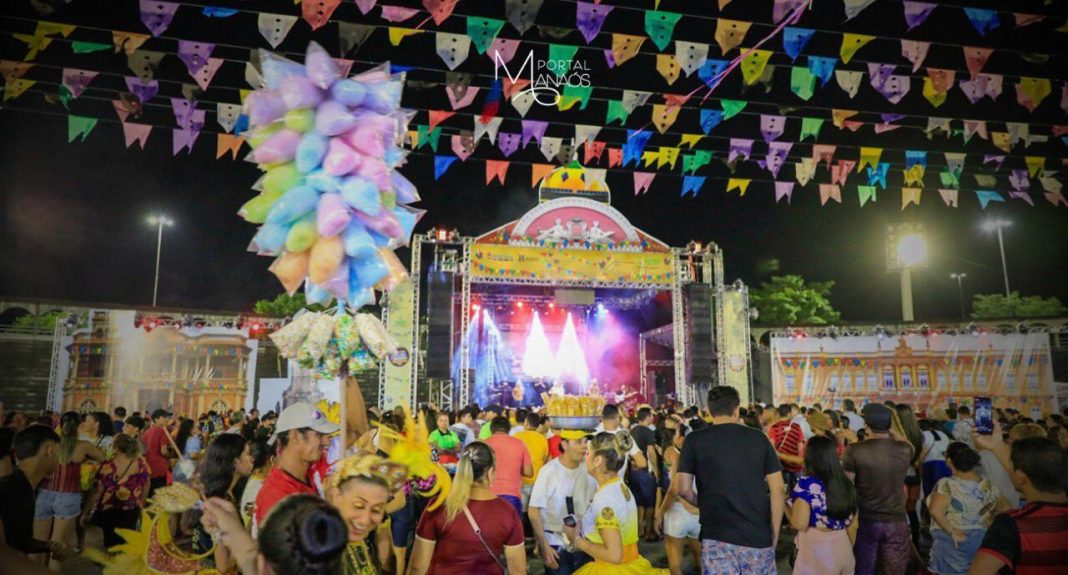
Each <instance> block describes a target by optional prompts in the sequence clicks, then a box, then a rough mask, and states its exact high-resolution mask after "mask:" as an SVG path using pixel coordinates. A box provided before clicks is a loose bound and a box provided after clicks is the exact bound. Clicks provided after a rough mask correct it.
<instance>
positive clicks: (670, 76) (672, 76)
mask: <svg viewBox="0 0 1068 575" xmlns="http://www.w3.org/2000/svg"><path fill="white" fill-rule="evenodd" d="M656 71H657V72H660V75H661V76H663V77H664V80H665V81H666V82H667V83H668V86H670V85H672V84H674V83H675V80H678V79H679V63H678V61H677V60H675V55H674V54H657V55H656Z"/></svg>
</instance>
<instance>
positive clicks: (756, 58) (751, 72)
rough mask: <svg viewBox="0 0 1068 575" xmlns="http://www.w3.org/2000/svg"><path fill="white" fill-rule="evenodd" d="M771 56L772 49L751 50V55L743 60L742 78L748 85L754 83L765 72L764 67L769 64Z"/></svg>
mask: <svg viewBox="0 0 1068 575" xmlns="http://www.w3.org/2000/svg"><path fill="white" fill-rule="evenodd" d="M770 58H771V51H770V50H750V51H749V55H748V56H746V57H745V58H744V59H743V60H742V66H741V67H742V78H743V79H745V83H746V85H747V86H751V85H753V84H754V83H755V82H756V81H757V80H759V79H760V77H761V76H762V75H763V74H764V68H766V67H767V66H768V60H769V59H770Z"/></svg>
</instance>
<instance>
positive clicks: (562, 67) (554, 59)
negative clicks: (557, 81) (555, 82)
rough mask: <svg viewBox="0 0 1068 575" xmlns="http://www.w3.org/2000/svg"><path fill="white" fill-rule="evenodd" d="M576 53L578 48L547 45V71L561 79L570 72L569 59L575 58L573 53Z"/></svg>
mask: <svg viewBox="0 0 1068 575" xmlns="http://www.w3.org/2000/svg"><path fill="white" fill-rule="evenodd" d="M577 51H578V46H568V45H567V44H549V62H551V63H547V64H546V65H547V66H550V69H549V71H550V72H552V73H553V74H556V76H557V77H558V78H559V77H563V76H566V75H567V73H568V72H569V71H570V70H571V59H572V58H574V57H575V52H577Z"/></svg>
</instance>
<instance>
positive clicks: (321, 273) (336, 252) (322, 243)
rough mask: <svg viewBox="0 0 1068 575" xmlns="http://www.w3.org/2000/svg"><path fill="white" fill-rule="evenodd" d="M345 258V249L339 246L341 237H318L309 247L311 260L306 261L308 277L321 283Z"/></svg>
mask: <svg viewBox="0 0 1068 575" xmlns="http://www.w3.org/2000/svg"><path fill="white" fill-rule="evenodd" d="M344 259H345V249H344V248H343V247H342V246H341V238H339V237H337V236H334V237H332V238H324V237H321V236H320V237H319V239H318V240H316V241H315V245H313V246H312V248H311V260H310V261H309V262H308V279H309V280H311V281H312V283H317V284H321V283H323V282H325V281H326V280H328V279H330V277H331V276H333V275H334V272H335V271H337V268H338V266H339V265H341V262H342V261H343V260H344Z"/></svg>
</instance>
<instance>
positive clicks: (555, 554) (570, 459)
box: [527, 429, 597, 575]
mask: <svg viewBox="0 0 1068 575" xmlns="http://www.w3.org/2000/svg"><path fill="white" fill-rule="evenodd" d="M557 436H558V437H560V447H561V454H560V456H559V457H557V458H554V459H552V460H550V461H549V462H548V463H547V464H545V466H544V467H542V468H541V470H540V471H539V472H538V474H537V477H536V478H535V480H534V486H533V488H532V489H531V492H530V501H529V503H528V506H527V515H528V516H529V517H530V525H531V528H532V530H533V532H534V540H535V541H536V542H537V544H538V549H539V550H540V552H541V558H542V561H543V562H544V564H545V573H546V575H571V574H572V573H574V572H575V571H577V570H578V569H579V568H580V567H582V566H583V565H585V564H586V563H588V562H589V561H590V559H591V558H590V556H589V555H586V554H585V553H582V552H580V551H578V550H576V549H574V548H572V547H570V546H569V545H568V543H569V542H567V541H565V540H564V538H563V533H564V531H563V529H564V517H566V516H567V515H568V499H569V498H570V500H571V505H572V507H573V508H574V518H575V521H576V522H580V521H582V518H583V517H584V516H585V514H586V509H587V507H588V505H589V502H590V500H591V499H593V493H594V492H595V491H596V490H597V481H596V480H594V479H593V477H591V476H590V474H589V473H588V472H587V471H586V432H584V431H579V430H572V429H565V430H561V432H560V433H559V434H558V435H557Z"/></svg>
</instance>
